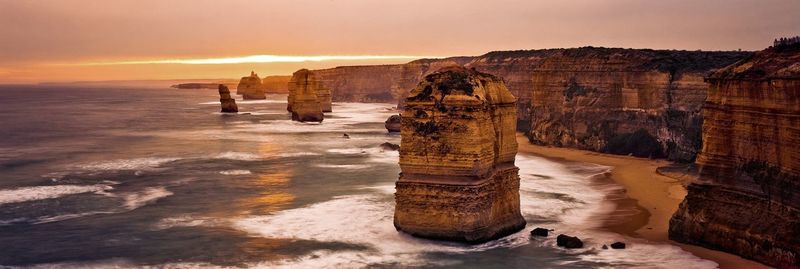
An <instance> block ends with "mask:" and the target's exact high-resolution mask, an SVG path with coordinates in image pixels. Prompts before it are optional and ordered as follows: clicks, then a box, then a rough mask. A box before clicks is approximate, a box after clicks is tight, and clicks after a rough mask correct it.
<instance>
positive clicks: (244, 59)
mask: <svg viewBox="0 0 800 269" xmlns="http://www.w3.org/2000/svg"><path fill="white" fill-rule="evenodd" d="M423 58H441V57H439V56H412V55H315V56H291V55H249V56H240V57H222V58H194V59H192V58H187V59H161V60H133V61H108V62H86V63H73V64H56V65H83V66H87V65H88V66H92V65H145V64H189V65H201V64H243V63H300V62H323V61H366V60H402V59H409V60H411V59H414V60H415V59H423Z"/></svg>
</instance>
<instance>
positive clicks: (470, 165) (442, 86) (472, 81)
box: [394, 67, 525, 243]
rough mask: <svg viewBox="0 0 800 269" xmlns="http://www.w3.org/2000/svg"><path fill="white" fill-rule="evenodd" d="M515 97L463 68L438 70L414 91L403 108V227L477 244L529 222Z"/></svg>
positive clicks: (399, 210)
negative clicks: (523, 208)
mask: <svg viewBox="0 0 800 269" xmlns="http://www.w3.org/2000/svg"><path fill="white" fill-rule="evenodd" d="M515 102H516V98H515V97H514V96H513V95H512V94H511V93H510V92H509V91H508V89H507V88H506V87H505V85H504V84H503V81H502V80H500V79H499V78H497V77H494V76H492V75H489V74H484V73H480V72H477V71H474V70H468V69H465V68H463V67H453V68H446V69H442V70H440V71H437V72H435V73H432V74H430V75H428V76H426V77H425V79H424V80H423V81H422V82H420V84H419V85H417V87H416V88H414V89H413V90H412V91H411V93H410V94H409V97H408V98H407V99H406V106H405V109H404V110H403V112H402V114H401V116H402V124H401V143H400V169H401V171H402V172H401V173H400V178H399V180H398V181H397V183H396V191H397V192H396V193H395V201H396V207H395V214H394V225H395V227H396V228H397V229H398V230H400V231H403V232H406V233H409V234H411V235H414V236H420V237H426V238H434V239H445V240H455V241H464V242H473V243H474V242H483V241H487V240H491V239H495V238H499V237H502V236H505V235H508V234H510V233H513V232H516V231H518V230H520V229H522V228H524V227H525V220H524V219H523V218H522V215H521V214H520V209H519V206H520V204H519V203H520V201H519V175H518V171H519V169H518V168H517V167H516V166H514V158H515V156H516V153H517V143H516V140H515V131H514V129H515V122H516V109H515Z"/></svg>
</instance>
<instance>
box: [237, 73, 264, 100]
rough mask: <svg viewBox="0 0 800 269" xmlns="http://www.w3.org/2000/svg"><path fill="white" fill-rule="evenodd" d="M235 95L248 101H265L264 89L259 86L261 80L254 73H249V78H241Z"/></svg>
mask: <svg viewBox="0 0 800 269" xmlns="http://www.w3.org/2000/svg"><path fill="white" fill-rule="evenodd" d="M236 94H239V95H242V97H243V98H244V99H245V100H248V99H267V96H266V92H264V87H262V86H261V78H259V77H258V75H257V74H256V73H255V72H250V76H246V77H242V78H241V79H240V80H239V85H238V86H236Z"/></svg>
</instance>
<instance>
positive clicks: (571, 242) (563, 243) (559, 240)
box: [556, 234, 583, 248]
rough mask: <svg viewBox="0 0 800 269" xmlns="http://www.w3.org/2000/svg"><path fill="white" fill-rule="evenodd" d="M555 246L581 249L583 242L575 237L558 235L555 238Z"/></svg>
mask: <svg viewBox="0 0 800 269" xmlns="http://www.w3.org/2000/svg"><path fill="white" fill-rule="evenodd" d="M556 245H557V246H559V247H564V248H582V247H583V241H581V239H579V238H577V237H575V236H569V235H565V234H559V235H558V237H556Z"/></svg>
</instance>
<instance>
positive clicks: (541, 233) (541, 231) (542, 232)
mask: <svg viewBox="0 0 800 269" xmlns="http://www.w3.org/2000/svg"><path fill="white" fill-rule="evenodd" d="M548 234H550V230H548V229H545V228H536V229H533V230H532V231H531V236H543V237H547V235H548Z"/></svg>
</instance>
